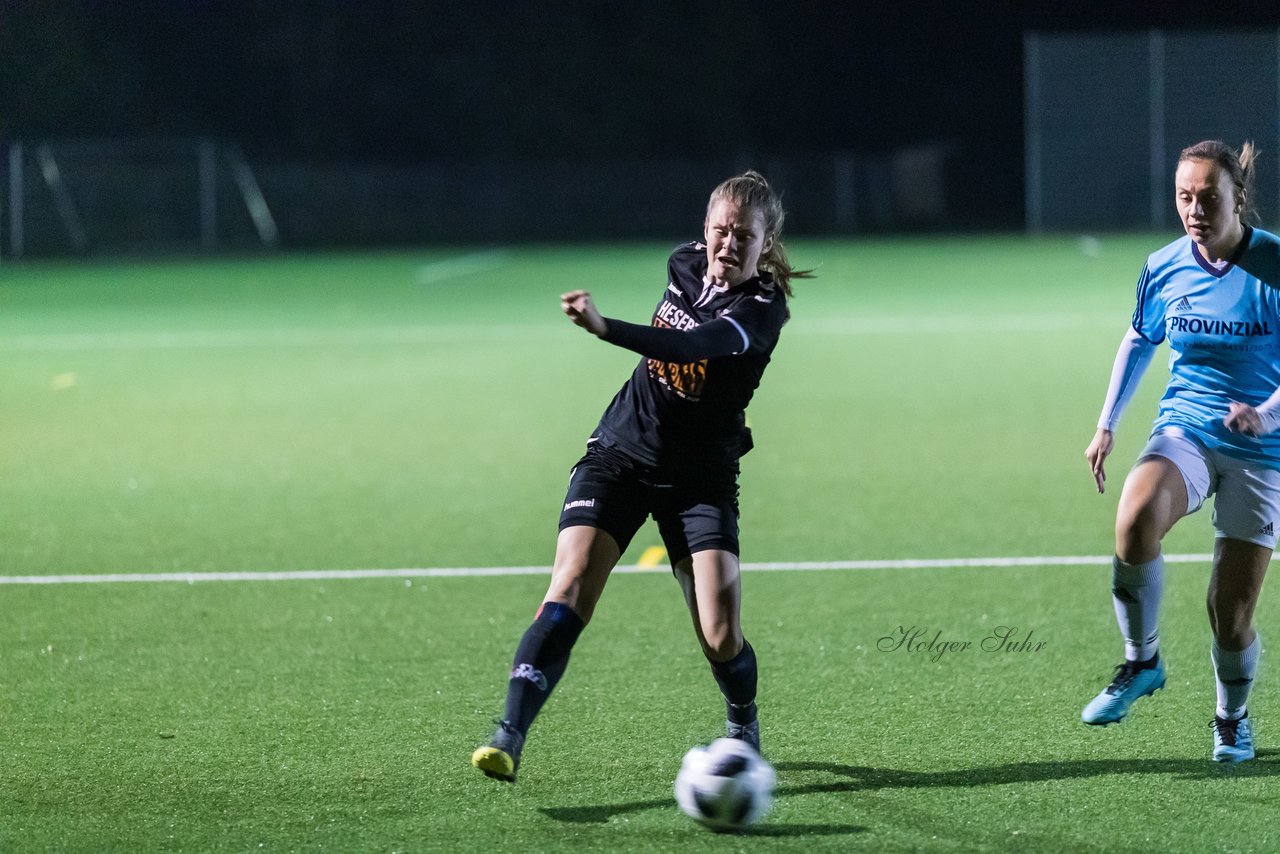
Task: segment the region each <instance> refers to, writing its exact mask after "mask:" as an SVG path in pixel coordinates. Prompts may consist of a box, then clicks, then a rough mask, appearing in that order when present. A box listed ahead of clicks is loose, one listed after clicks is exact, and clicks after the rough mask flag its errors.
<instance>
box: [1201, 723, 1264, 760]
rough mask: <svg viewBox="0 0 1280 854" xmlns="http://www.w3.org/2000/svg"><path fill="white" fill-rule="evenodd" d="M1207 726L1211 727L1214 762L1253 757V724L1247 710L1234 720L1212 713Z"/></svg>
mask: <svg viewBox="0 0 1280 854" xmlns="http://www.w3.org/2000/svg"><path fill="white" fill-rule="evenodd" d="M1209 726H1211V727H1213V761H1214V762H1244V761H1245V760H1247V759H1252V758H1253V757H1254V752H1253V726H1252V725H1250V723H1249V713H1248V712H1246V713H1245V716H1244V717H1242V718H1240V719H1239V720H1234V721H1228V720H1224V719H1223V718H1220V717H1218V716H1217V715H1214V716H1213V720H1211V721H1209Z"/></svg>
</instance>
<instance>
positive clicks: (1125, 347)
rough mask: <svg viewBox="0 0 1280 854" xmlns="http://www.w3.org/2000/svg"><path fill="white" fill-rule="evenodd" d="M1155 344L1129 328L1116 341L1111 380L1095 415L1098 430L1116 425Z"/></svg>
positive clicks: (1136, 386)
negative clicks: (1100, 408)
mask: <svg viewBox="0 0 1280 854" xmlns="http://www.w3.org/2000/svg"><path fill="white" fill-rule="evenodd" d="M1155 352H1156V345H1155V344H1152V343H1151V342H1150V341H1148V340H1147V339H1146V338H1143V337H1142V336H1141V335H1139V334H1138V333H1137V332H1136V331H1135V330H1133V329H1132V328H1131V329H1129V331H1127V332H1126V333H1125V335H1124V338H1123V339H1122V340H1121V341H1120V349H1119V350H1118V351H1117V352H1116V360H1115V363H1114V364H1113V365H1112V366H1111V382H1110V384H1109V385H1108V386H1107V398H1106V400H1105V401H1103V403H1102V414H1101V415H1099V416H1098V428H1099V429H1101V430H1112V431H1114V430H1115V429H1116V425H1117V424H1119V423H1120V416H1121V415H1122V414H1123V413H1124V410H1125V407H1127V406H1128V405H1129V401H1130V400H1132V399H1133V393H1134V392H1135V391H1137V389H1138V384H1139V383H1140V382H1141V381H1142V375H1143V374H1144V373H1145V372H1146V370H1147V366H1148V365H1150V364H1151V357H1152V356H1154V355H1155Z"/></svg>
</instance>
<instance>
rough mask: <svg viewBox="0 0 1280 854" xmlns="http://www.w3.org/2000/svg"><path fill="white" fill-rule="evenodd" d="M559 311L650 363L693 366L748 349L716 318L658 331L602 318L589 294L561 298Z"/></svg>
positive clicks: (739, 334)
mask: <svg viewBox="0 0 1280 854" xmlns="http://www.w3.org/2000/svg"><path fill="white" fill-rule="evenodd" d="M560 309H561V310H562V311H563V312H564V313H565V314H566V315H567V316H568V317H569V319H570V320H572V321H573V322H574V323H575V324H577V325H578V326H581V327H582V328H583V329H585V330H587V331H588V332H590V333H591V334H592V335H596V336H599V337H600V338H603V339H604V340H605V341H608V342H609V343H610V344H616V345H617V346H619V347H625V348H626V349H628V350H631V351H633V352H636V353H639V354H640V355H641V356H645V357H647V358H650V359H663V360H664V361H670V362H694V361H697V360H699V359H714V358H718V357H720V356H731V355H734V354H737V353H741V352H743V351H745V350H746V349H747V346H748V342H747V340H746V333H744V332H743V331H742V328H741V327H740V326H738V325H737V324H735V323H733V322H731V321H729V320H726V319H725V318H719V319H717V320H713V321H711V322H710V323H704V324H702V325H701V326H697V327H694V328H693V329H689V330H681V329H659V328H658V327H655V326H641V325H640V324H638V323H627V322H626V321H625V320H614V319H612V318H606V317H603V316H601V314H600V312H599V311H598V310H597V309H596V306H595V303H594V302H592V300H591V294H590V292H588V291H569V292H568V293H565V294H561V295H560Z"/></svg>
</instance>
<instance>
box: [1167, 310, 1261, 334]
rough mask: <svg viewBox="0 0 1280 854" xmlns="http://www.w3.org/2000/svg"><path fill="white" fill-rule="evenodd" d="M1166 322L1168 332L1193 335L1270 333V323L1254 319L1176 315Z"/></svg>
mask: <svg viewBox="0 0 1280 854" xmlns="http://www.w3.org/2000/svg"><path fill="white" fill-rule="evenodd" d="M1166 323H1167V324H1168V326H1169V331H1170V332H1190V333H1191V334H1193V335H1201V334H1203V335H1235V336H1243V337H1245V338H1253V337H1255V336H1258V335H1270V334H1271V324H1270V323H1268V322H1267V321H1265V320H1264V321H1262V322H1258V321H1256V320H1202V319H1200V318H1199V317H1186V316H1185V315H1176V316H1174V317H1170V318H1168V320H1167V321H1166Z"/></svg>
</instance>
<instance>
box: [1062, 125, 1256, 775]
mask: <svg viewBox="0 0 1280 854" xmlns="http://www.w3.org/2000/svg"><path fill="white" fill-rule="evenodd" d="M1253 165H1254V149H1253V145H1252V144H1251V143H1246V144H1245V145H1244V147H1243V148H1242V149H1241V150H1240V152H1238V153H1237V152H1235V151H1233V150H1232V149H1230V148H1228V147H1227V146H1226V145H1224V144H1223V143H1221V142H1217V141H1206V142H1201V143H1197V144H1196V145H1193V146H1191V147H1190V148H1187V149H1185V150H1184V151H1183V152H1182V154H1181V156H1180V157H1179V158H1178V166H1177V171H1176V173H1175V177H1174V189H1175V195H1176V200H1177V208H1178V214H1179V216H1180V217H1181V219H1182V224H1183V227H1184V228H1185V229H1186V236H1185V237H1182V238H1179V239H1178V240H1175V241H1174V242H1173V243H1170V244H1169V245H1168V246H1166V247H1164V248H1163V249H1160V250H1158V251H1157V252H1154V253H1152V255H1151V256H1150V257H1149V258H1148V259H1147V264H1146V267H1145V268H1144V269H1143V271H1142V275H1141V277H1140V278H1139V279H1138V305H1137V308H1136V309H1135V311H1134V313H1133V324H1132V327H1131V328H1130V329H1129V330H1128V331H1127V332H1126V333H1125V336H1124V340H1123V341H1122V342H1121V344H1120V351H1119V353H1117V355H1116V360H1115V366H1114V368H1113V370H1112V375H1111V384H1110V387H1109V388H1108V390H1107V397H1106V402H1105V403H1104V404H1103V408H1102V415H1101V417H1100V419H1099V422H1098V432H1097V433H1096V435H1095V436H1094V438H1093V441H1092V442H1091V443H1090V444H1089V447H1088V449H1087V450H1086V451H1085V458H1086V459H1087V460H1088V461H1089V465H1090V466H1091V467H1092V469H1093V474H1094V478H1095V480H1096V482H1097V486H1098V491H1099V492H1102V491H1103V487H1104V484H1105V481H1106V472H1105V470H1104V468H1103V463H1104V461H1105V460H1106V458H1107V455H1108V454H1110V453H1111V449H1112V437H1113V431H1114V430H1115V427H1116V423H1117V422H1118V421H1119V419H1120V414H1121V412H1122V411H1123V410H1124V408H1125V406H1126V404H1128V402H1129V400H1130V399H1131V397H1132V396H1133V392H1134V389H1135V388H1136V387H1137V385H1138V381H1139V379H1140V378H1141V376H1142V373H1143V371H1144V370H1145V369H1146V367H1147V365H1148V364H1149V363H1150V362H1151V358H1152V355H1153V354H1154V352H1155V350H1156V347H1157V345H1159V343H1160V342H1161V341H1164V340H1168V342H1169V347H1170V350H1171V351H1172V353H1171V355H1170V358H1169V372H1170V374H1171V376H1170V379H1169V386H1168V388H1167V389H1166V391H1165V394H1164V397H1163V399H1162V400H1161V401H1160V412H1159V415H1158V416H1157V417H1156V422H1155V428H1154V431H1153V432H1152V434H1151V438H1150V440H1149V441H1148V442H1147V445H1146V447H1145V448H1144V449H1143V450H1142V453H1141V454H1140V455H1139V457H1138V462H1137V463H1136V464H1135V466H1134V468H1133V470H1132V471H1131V472H1130V473H1129V476H1128V478H1127V479H1126V480H1125V484H1124V489H1123V491H1122V492H1121V494H1120V502H1119V507H1118V508H1117V511H1116V556H1115V561H1114V572H1113V586H1112V593H1113V600H1114V604H1115V611H1116V618H1117V620H1118V622H1119V624H1120V631H1121V634H1123V635H1124V647H1125V661H1124V663H1123V664H1122V665H1120V666H1119V667H1117V668H1116V674H1115V677H1114V679H1113V680H1112V682H1111V684H1110V685H1108V686H1107V687H1106V689H1105V690H1103V691H1102V693H1100V694H1098V696H1097V697H1095V698H1094V699H1093V700H1092V701H1091V702H1090V703H1089V704H1088V705H1087V706H1085V708H1084V711H1083V712H1082V713H1081V718H1082V719H1083V720H1084V722H1085V723H1087V724H1102V725H1105V724H1109V723H1114V722H1115V721H1118V720H1120V719H1122V718H1123V717H1124V716H1125V715H1126V714H1128V711H1129V707H1130V706H1131V705H1132V704H1133V702H1134V701H1135V700H1137V699H1139V698H1141V697H1145V696H1147V695H1148V694H1152V693H1154V692H1155V691H1157V690H1158V689H1160V688H1162V687H1164V684H1165V667H1164V662H1163V661H1162V660H1161V658H1160V648H1159V645H1160V634H1159V626H1158V618H1159V610H1160V598H1161V594H1162V592H1163V587H1164V561H1163V557H1162V555H1161V551H1160V541H1161V540H1162V539H1163V538H1164V535H1165V534H1166V533H1168V532H1169V530H1170V529H1171V528H1172V527H1173V525H1174V524H1175V523H1176V522H1177V521H1178V520H1179V519H1181V518H1182V517H1183V516H1187V515H1189V514H1191V513H1194V512H1195V511H1196V510H1198V509H1199V508H1200V506H1201V505H1202V504H1203V503H1204V501H1205V500H1206V499H1207V498H1208V497H1209V496H1210V495H1216V498H1215V499H1214V508H1213V524H1214V528H1215V530H1216V532H1217V537H1216V540H1215V543H1214V550H1213V573H1212V576H1211V577H1210V580H1209V592H1208V608H1209V625H1210V627H1211V628H1212V630H1213V647H1212V651H1211V658H1212V662H1213V669H1214V675H1215V678H1216V680H1217V698H1218V703H1217V710H1216V713H1215V715H1214V718H1213V721H1212V722H1211V726H1212V728H1213V758H1214V759H1215V760H1217V761H1219V762H1240V761H1243V760H1246V759H1252V758H1253V757H1254V746H1253V732H1252V726H1251V724H1250V722H1249V718H1248V711H1247V709H1246V706H1245V702H1246V700H1247V699H1248V696H1249V689H1250V687H1251V686H1252V683H1253V677H1254V673H1255V671H1256V670H1257V665H1258V652H1259V650H1260V648H1261V640H1260V639H1259V637H1258V633H1257V632H1256V631H1254V628H1253V611H1254V607H1255V606H1256V605H1257V602H1258V594H1259V592H1260V591H1261V589H1262V579H1263V576H1264V575H1265V574H1266V571H1267V564H1268V562H1269V561H1270V559H1271V552H1272V549H1274V548H1275V544H1276V532H1277V525H1278V524H1280V431H1277V428H1280V290H1277V288H1280V238H1277V237H1276V235H1274V234H1270V233H1268V232H1265V231H1262V230H1260V229H1256V228H1251V227H1250V226H1248V225H1247V224H1245V219H1246V217H1247V216H1248V215H1249V214H1250V213H1251V210H1250V207H1249V200H1250V191H1251V186H1252V181H1253Z"/></svg>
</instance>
